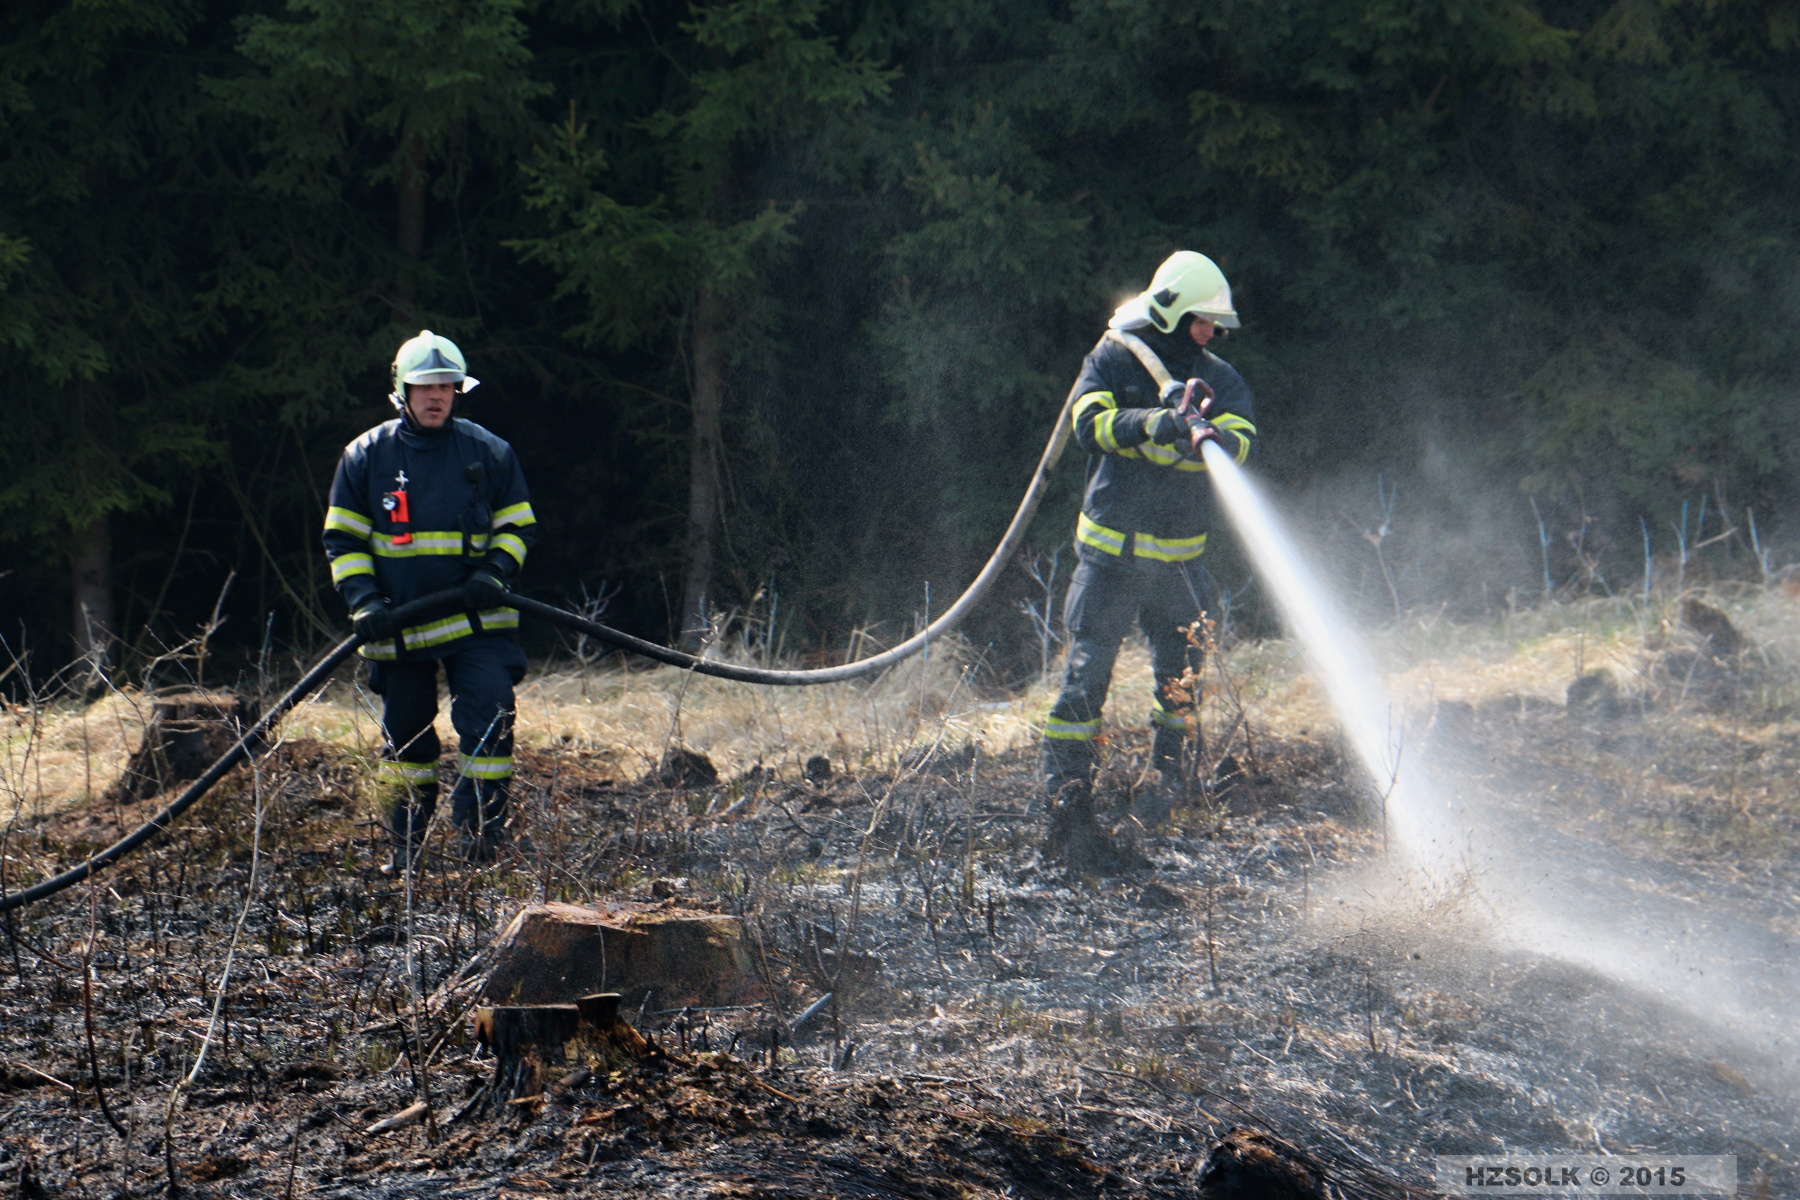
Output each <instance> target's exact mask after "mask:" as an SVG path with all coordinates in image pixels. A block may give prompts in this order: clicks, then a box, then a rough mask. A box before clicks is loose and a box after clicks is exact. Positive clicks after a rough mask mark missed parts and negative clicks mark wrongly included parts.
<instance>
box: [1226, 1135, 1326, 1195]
mask: <svg viewBox="0 0 1800 1200" xmlns="http://www.w3.org/2000/svg"><path fill="white" fill-rule="evenodd" d="M1321 1166H1322V1165H1321V1164H1320V1163H1318V1162H1316V1161H1314V1160H1313V1159H1312V1157H1311V1156H1310V1155H1308V1154H1307V1153H1306V1152H1305V1151H1304V1150H1302V1149H1300V1147H1298V1146H1295V1145H1293V1144H1291V1143H1289V1142H1284V1141H1282V1140H1281V1139H1280V1138H1278V1137H1274V1136H1273V1135H1271V1134H1267V1133H1264V1132H1263V1131H1262V1130H1260V1129H1246V1128H1243V1127H1241V1126H1240V1127H1238V1128H1234V1129H1229V1130H1227V1131H1226V1133H1225V1136H1224V1137H1223V1138H1221V1139H1219V1142H1218V1144H1217V1145H1215V1146H1214V1147H1213V1148H1212V1150H1211V1151H1210V1152H1208V1154H1207V1156H1206V1161H1205V1162H1204V1163H1202V1164H1201V1166H1200V1180H1199V1182H1200V1194H1201V1195H1202V1196H1204V1197H1206V1200H1328V1195H1329V1194H1328V1193H1327V1192H1326V1190H1325V1177H1324V1171H1323V1170H1322V1169H1321Z"/></svg>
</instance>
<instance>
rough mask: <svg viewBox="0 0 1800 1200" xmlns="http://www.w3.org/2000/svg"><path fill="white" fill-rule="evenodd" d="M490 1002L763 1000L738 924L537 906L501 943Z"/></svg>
mask: <svg viewBox="0 0 1800 1200" xmlns="http://www.w3.org/2000/svg"><path fill="white" fill-rule="evenodd" d="M496 950H497V953H496V955H495V958H494V966H493V968H492V969H491V970H490V971H489V972H488V977H487V982H486V984H485V985H484V986H483V988H482V993H481V995H482V999H484V1000H486V1001H489V1002H491V1003H494V1004H502V1005H519V1004H527V1005H537V1004H571V1003H574V1002H575V1001H576V1000H578V999H579V998H580V997H582V996H588V995H593V994H595V993H601V992H617V993H620V994H621V995H622V996H623V997H624V1001H625V1003H627V1004H639V1003H642V1002H643V1000H644V998H645V997H646V996H647V995H648V994H649V993H651V992H655V994H656V998H657V1002H658V1005H659V1006H660V1007H663V1008H680V1007H682V1006H683V1005H695V1006H706V1005H728V1004H751V1003H755V1002H757V1001H760V1000H761V999H762V998H763V995H762V992H763V989H762V985H761V984H760V983H759V982H758V981H757V979H756V977H755V975H754V974H752V972H751V969H750V959H749V955H748V954H747V953H746V951H745V948H744V937H743V929H742V927H741V925H740V924H739V922H738V919H737V918H736V917H728V916H722V915H720V914H718V913H709V912H700V911H697V910H694V909H689V908H682V907H679V906H677V905H675V904H670V903H664V904H646V903H641V902H632V901H615V902H611V903H607V904H602V905H598V906H596V907H593V908H587V907H583V906H580V905H575V904H534V905H531V906H530V907H529V908H526V909H525V910H524V911H523V912H521V913H520V914H519V915H518V916H517V917H514V918H513V922H512V924H511V925H509V926H507V929H506V932H505V933H502V934H501V935H500V937H499V939H498V940H497V942H496Z"/></svg>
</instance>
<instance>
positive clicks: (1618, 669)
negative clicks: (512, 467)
mask: <svg viewBox="0 0 1800 1200" xmlns="http://www.w3.org/2000/svg"><path fill="white" fill-rule="evenodd" d="M1705 599H1706V600H1707V601H1708V602H1709V603H1712V604H1714V605H1715V606H1717V607H1719V608H1721V609H1722V610H1724V611H1725V612H1727V613H1728V614H1729V616H1730V617H1731V619H1732V621H1733V622H1734V623H1736V624H1737V625H1738V627H1739V628H1740V629H1741V630H1743V632H1744V633H1745V635H1746V636H1747V638H1748V639H1749V641H1750V642H1751V644H1752V645H1753V647H1754V650H1753V651H1752V655H1753V657H1754V659H1755V660H1756V662H1757V663H1758V664H1761V665H1763V666H1764V667H1765V673H1766V674H1768V675H1769V676H1770V678H1771V679H1774V680H1775V681H1776V682H1777V684H1779V683H1780V681H1781V680H1786V679H1792V678H1795V677H1800V671H1797V670H1796V664H1800V619H1796V618H1800V600H1796V599H1795V598H1794V597H1791V596H1789V595H1788V594H1786V593H1785V592H1782V591H1779V590H1763V589H1744V590H1742V591H1739V592H1735V593H1729V594H1712V595H1708V596H1706V597H1705ZM1674 607H1675V605H1674V604H1673V602H1670V603H1667V604H1665V603H1661V602H1658V603H1655V604H1651V605H1648V606H1646V605H1642V604H1638V603H1634V602H1631V601H1613V600H1590V601H1583V602H1579V603H1576V604H1558V605H1549V606H1545V607H1543V608H1540V609H1533V610H1522V611H1519V612H1515V613H1512V614H1508V615H1506V616H1505V617H1503V618H1500V619H1498V620H1495V621H1492V622H1488V623H1485V624H1462V625H1458V624H1454V623H1452V622H1449V621H1445V620H1442V619H1439V618H1433V617H1431V616H1429V615H1427V616H1426V617H1424V618H1413V619H1411V620H1409V621H1408V622H1406V623H1404V624H1402V625H1399V626H1396V627H1392V628H1390V629H1388V630H1385V631H1383V632H1381V633H1380V634H1377V635H1375V636H1374V637H1373V639H1372V641H1373V645H1372V647H1371V649H1372V651H1373V653H1374V654H1375V655H1376V657H1377V659H1378V660H1379V661H1383V662H1387V663H1390V664H1394V665H1395V667H1396V670H1395V671H1394V672H1393V674H1391V675H1390V677H1389V679H1388V685H1389V689H1390V692H1391V694H1392V695H1393V697H1394V699H1395V701H1396V703H1398V704H1399V705H1401V706H1402V707H1403V708H1404V710H1405V714H1406V718H1405V719H1406V720H1407V722H1408V723H1409V725H1412V726H1417V727H1418V728H1421V729H1422V728H1423V726H1424V725H1425V724H1426V723H1427V722H1429V720H1430V718H1431V714H1432V711H1433V710H1434V708H1435V707H1436V705H1437V704H1439V703H1441V702H1444V701H1461V702H1466V703H1469V704H1472V705H1474V706H1476V707H1478V708H1482V707H1488V706H1492V705H1494V704H1495V703H1497V702H1501V701H1504V700H1514V701H1517V700H1520V699H1521V698H1523V699H1524V700H1526V701H1539V702H1544V703H1554V704H1558V705H1560V704H1561V702H1562V699H1563V694H1564V691H1565V690H1566V688H1567V687H1568V684H1569V682H1570V681H1571V680H1573V679H1574V678H1576V677H1577V675H1579V674H1580V673H1582V672H1583V671H1595V670H1600V671H1605V672H1607V673H1608V674H1610V675H1611V676H1612V677H1613V679H1614V680H1615V682H1616V683H1617V684H1618V686H1619V689H1620V691H1621V692H1622V693H1624V694H1627V695H1634V694H1641V693H1643V691H1644V690H1645V689H1646V687H1647V686H1648V685H1647V682H1646V681H1647V679H1648V675H1649V669H1650V666H1651V661H1652V659H1653V652H1652V651H1651V650H1650V649H1649V648H1648V644H1649V642H1650V641H1651V639H1652V638H1653V635H1656V634H1658V633H1659V632H1661V633H1662V634H1663V635H1664V636H1669V633H1668V631H1669V630H1670V629H1671V628H1672V625H1673V621H1672V612H1673V610H1674ZM1675 636H1679V634H1676V635H1675ZM973 658H974V656H973V655H972V654H971V653H970V652H969V650H968V648H967V647H966V646H964V645H962V644H960V643H957V642H955V641H947V642H945V643H944V644H943V645H942V646H939V647H936V648H934V649H933V652H932V655H931V657H930V660H929V661H926V660H923V659H918V658H915V659H912V660H910V661H908V662H906V663H903V664H901V665H900V666H898V667H896V668H894V669H893V670H891V671H889V672H887V673H886V674H884V675H882V676H880V677H879V678H877V679H876V680H874V681H873V682H853V683H840V684H829V685H824V686H820V687H804V688H801V687H795V688H769V687H755V686H750V685H745V684H738V683H731V682H727V681H724V680H717V679H711V678H707V677H704V676H695V675H690V674H689V673H687V672H684V671H680V670H677V669H675V668H669V667H659V668H655V669H651V670H628V669H620V668H617V667H601V668H591V669H579V668H572V667H570V666H567V665H556V664H551V665H549V666H547V667H540V668H538V669H536V670H534V673H533V675H532V676H531V677H530V678H528V679H527V681H526V682H525V683H524V684H523V685H522V686H521V687H520V689H519V740H520V743H521V744H522V745H525V746H530V747H538V748H542V747H549V746H561V747H567V748H570V749H577V750H581V751H583V752H586V753H589V754H592V755H594V756H596V757H597V758H598V760H599V761H600V762H602V763H603V764H605V766H606V767H607V768H608V769H609V770H611V771H613V772H616V774H617V775H618V776H619V777H620V778H637V777H639V776H641V775H643V774H644V773H646V772H647V771H649V770H651V769H653V768H654V767H655V765H656V763H657V762H658V761H659V760H660V758H661V756H662V754H663V752H664V750H665V748H666V747H668V746H669V745H671V744H679V745H683V746H686V747H688V748H690V749H694V750H698V751H701V752H703V753H705V754H706V755H708V756H709V757H710V758H711V759H712V760H713V762H714V764H715V765H716V766H717V767H718V768H719V770H720V772H721V774H722V775H724V776H726V777H731V776H735V775H737V774H741V773H742V772H744V771H746V770H748V769H750V768H751V767H754V766H757V765H761V766H762V767H763V769H764V770H765V771H771V772H773V773H775V774H776V775H777V776H779V777H785V778H794V777H797V776H798V775H799V774H800V772H801V770H802V768H803V765H804V763H805V762H806V760H807V759H808V758H810V757H812V756H813V755H816V754H823V755H825V756H826V757H828V758H829V759H830V760H831V761H832V762H833V764H834V765H835V766H837V767H838V768H839V769H848V770H852V771H858V772H861V771H866V770H872V769H881V768H886V767H891V766H893V765H894V764H895V763H896V762H897V761H899V760H900V759H901V758H902V757H903V756H904V755H905V754H906V753H907V751H908V750H909V749H911V748H913V747H915V746H918V745H920V744H930V743H932V742H936V741H941V742H942V743H943V744H944V745H947V746H952V747H957V746H961V745H963V744H974V745H976V746H978V747H979V748H980V749H981V750H982V752H983V754H984V755H987V756H992V755H997V754H1002V753H1005V752H1007V751H1016V750H1024V749H1028V748H1030V747H1031V746H1032V745H1033V744H1034V743H1035V740H1036V736H1037V735H1036V732H1035V730H1036V729H1037V728H1038V727H1039V725H1040V724H1041V722H1042V720H1043V717H1044V714H1045V712H1046V711H1047V710H1048V708H1049V706H1050V702H1051V700H1052V698H1053V697H1054V691H1055V680H1054V678H1052V679H1050V680H1048V681H1041V682H1039V683H1038V684H1036V685H1034V686H1032V687H1030V688H1028V689H1026V690H1024V691H1022V692H1019V693H1016V694H1013V695H1009V696H994V695H991V694H983V693H981V692H979V691H978V690H977V689H976V688H974V687H973V686H972V685H971V678H972V674H973V672H972V671H971V667H970V664H971V662H972V661H973ZM1221 671H1222V672H1223V676H1221ZM1226 683H1229V685H1230V686H1229V687H1227V686H1225V684H1226ZM1206 687H1207V691H1208V693H1209V701H1208V705H1207V708H1206V716H1205V720H1206V723H1207V726H1208V730H1207V731H1208V733H1209V735H1211V736H1212V737H1213V738H1214V739H1215V740H1216V739H1218V738H1221V737H1222V736H1223V734H1224V733H1225V731H1226V729H1227V728H1228V727H1229V726H1230V725H1231V723H1232V722H1233V720H1234V718H1235V717H1236V715H1237V705H1238V704H1241V705H1242V707H1243V709H1244V712H1245V717H1246V718H1247V720H1248V721H1249V723H1250V725H1251V727H1252V729H1253V730H1254V731H1255V733H1257V734H1258V735H1271V736H1275V737H1279V738H1292V739H1300V740H1304V739H1307V738H1310V737H1315V736H1317V735H1318V734H1320V733H1322V732H1323V731H1327V730H1330V729H1332V728H1334V727H1335V723H1336V722H1335V717H1334V716H1333V714H1332V713H1331V711H1330V709H1329V706H1328V704H1327V702H1326V700H1325V697H1324V695H1323V693H1322V692H1321V691H1320V689H1319V688H1318V686H1317V685H1316V684H1315V682H1314V681H1313V679H1312V677H1311V676H1310V674H1309V673H1308V671H1307V669H1306V664H1305V661H1304V659H1303V658H1302V657H1301V655H1300V653H1299V651H1298V648H1297V647H1296V646H1295V645H1294V644H1293V643H1291V642H1288V641H1285V640H1271V641H1264V642H1254V643H1244V644H1241V645H1238V646H1236V647H1234V648H1232V649H1231V650H1230V651H1229V652H1228V653H1226V654H1225V655H1223V656H1222V657H1221V661H1220V662H1215V663H1214V664H1212V665H1211V666H1210V667H1209V670H1208V678H1207V683H1206ZM1233 695H1235V697H1236V700H1235V702H1234V701H1233V699H1232V698H1231V697H1232V696H1233ZM1797 698H1800V689H1796V688H1795V687H1794V686H1792V685H1783V686H1772V687H1767V688H1765V689H1764V692H1763V693H1762V694H1761V695H1760V696H1759V697H1758V701H1757V704H1756V705H1755V707H1757V708H1759V709H1761V710H1763V711H1773V710H1775V709H1777V708H1778V707H1779V706H1781V705H1791V704H1793V703H1794V702H1795V701H1796V699H1797ZM1149 706H1150V672H1149V655H1148V651H1147V647H1146V646H1145V645H1144V643H1143V642H1142V640H1141V639H1140V638H1137V637H1133V638H1132V639H1130V640H1129V641H1128V642H1127V644H1126V646H1125V648H1124V650H1123V652H1122V653H1121V655H1120V659H1119V665H1118V669H1117V671H1116V672H1115V675H1114V686H1113V690H1112V694H1111V696H1110V698H1109V700H1108V704H1107V713H1106V719H1107V726H1108V728H1109V729H1118V728H1125V729H1135V728H1138V727H1140V726H1142V725H1143V724H1144V715H1145V713H1146V712H1147V711H1148V709H1149ZM146 711H147V705H146V703H145V697H144V696H143V695H142V694H140V693H136V692H121V693H115V694H113V695H110V696H108V697H106V698H104V699H102V700H100V701H98V702H96V703H93V704H90V705H86V706H81V705H76V704H62V705H55V706H50V707H47V708H44V709H41V710H37V711H35V712H34V711H33V710H29V709H17V710H12V711H10V712H9V714H8V720H9V725H8V727H7V730H6V737H5V740H4V742H3V743H0V804H3V805H4V806H5V808H6V809H7V810H8V812H9V813H10V812H24V813H27V814H29V813H38V812H45V813H47V812H53V811H56V810H59V809H61V808H64V807H67V806H68V805H70V804H74V803H79V802H82V801H85V800H86V799H87V798H88V797H90V796H98V795H102V794H104V792H105V790H106V789H107V788H108V787H109V786H111V784H112V783H113V782H114V781H115V780H116V779H117V778H118V776H119V774H120V772H121V770H122V769H123V766H124V764H125V761H126V759H127V758H128V757H129V755H130V753H131V752H132V751H133V750H134V749H135V748H136V746H137V745H138V743H139V741H140V739H141V737H142V731H143V715H144V713H145V712H146ZM378 711H379V700H378V698H377V697H374V696H372V695H370V694H368V693H367V692H366V691H365V690H364V689H363V688H362V687H361V686H360V685H359V684H357V683H352V682H340V683H337V684H334V685H332V686H331V687H330V688H328V689H326V690H325V691H324V692H322V693H320V694H319V695H318V696H317V697H315V698H314V699H313V700H311V701H309V702H307V703H305V704H302V705H301V706H299V707H298V708H296V709H295V710H294V712H293V713H292V714H291V715H290V716H289V717H288V718H287V720H286V721H285V722H284V725H283V729H282V732H283V735H284V736H287V737H305V738H312V739H316V740H319V741H322V742H326V743H329V744H333V745H339V746H344V747H346V748H350V749H353V750H355V751H356V752H357V753H359V754H361V755H363V756H366V757H370V758H372V757H373V755H374V753H375V751H376V749H377V748H378V746H379V744H380V732H379V728H378V725H377V713H378ZM1671 715H1680V716H1681V717H1682V719H1684V720H1701V721H1703V722H1705V721H1710V720H1713V718H1711V717H1709V716H1707V715H1705V714H1701V713H1683V714H1671ZM1732 720H1734V721H1736V722H1737V723H1738V724H1739V725H1740V726H1741V725H1742V724H1743V721H1742V718H1732ZM1752 723H1753V724H1757V725H1759V726H1760V725H1763V724H1765V723H1764V722H1760V721H1753V722H1752ZM1743 732H1744V731H1740V734H1742V733H1743ZM1765 732H1766V731H1764V730H1760V729H1759V731H1758V733H1757V736H1763V734H1764V733H1765ZM438 733H439V736H440V737H441V738H443V739H444V741H445V743H446V744H453V742H454V733H453V731H452V730H451V728H450V725H449V720H448V716H447V713H445V714H441V715H440V717H439V719H438Z"/></svg>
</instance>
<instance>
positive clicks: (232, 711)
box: [116, 692, 262, 800]
mask: <svg viewBox="0 0 1800 1200" xmlns="http://www.w3.org/2000/svg"><path fill="white" fill-rule="evenodd" d="M261 716H262V706H261V705H259V704H258V703H257V702H256V701H255V700H252V699H251V698H249V697H248V696H240V695H238V694H237V693H235V692H180V693H177V694H175V695H170V696H158V697H157V698H156V699H154V700H152V701H151V704H150V720H149V723H148V724H146V725H145V727H144V742H143V745H141V746H139V747H138V749H137V752H136V753H135V754H133V755H132V756H131V759H130V761H128V762H127V763H126V764H125V771H124V773H123V774H122V775H120V776H119V782H118V784H117V785H116V786H117V789H118V794H119V796H120V797H121V798H123V799H125V800H141V799H143V798H144V797H146V796H154V795H156V794H158V793H159V792H166V791H169V790H170V789H172V788H175V787H179V786H180V785H182V784H184V783H190V782H192V781H193V780H195V779H198V778H200V776H201V775H202V774H204V773H205V771H206V768H208V767H210V766H212V765H213V763H214V762H215V761H217V759H218V757H219V756H220V755H221V754H224V753H225V752H226V751H227V750H229V749H231V747H232V746H234V745H236V744H237V740H238V738H240V737H242V736H243V734H244V732H245V731H246V730H248V729H249V728H250V727H251V726H253V725H255V724H256V722H257V720H258V719H259V718H260V717H261ZM251 749H253V750H256V749H261V747H260V746H253V747H251Z"/></svg>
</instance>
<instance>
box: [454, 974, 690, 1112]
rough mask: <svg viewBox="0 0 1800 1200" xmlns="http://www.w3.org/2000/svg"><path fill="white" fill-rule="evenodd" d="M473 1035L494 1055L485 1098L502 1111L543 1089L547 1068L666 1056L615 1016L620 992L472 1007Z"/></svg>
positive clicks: (601, 1068)
mask: <svg viewBox="0 0 1800 1200" xmlns="http://www.w3.org/2000/svg"><path fill="white" fill-rule="evenodd" d="M475 1040H476V1042H477V1044H478V1045H480V1046H484V1047H486V1048H487V1050H488V1051H489V1052H491V1053H492V1054H493V1056H494V1078H493V1080H492V1081H491V1082H490V1083H489V1084H488V1096H487V1104H488V1106H489V1107H490V1108H492V1109H493V1110H494V1111H495V1112H504V1111H506V1109H507V1108H508V1107H509V1106H512V1107H516V1106H517V1102H518V1101H522V1100H530V1099H532V1098H533V1097H536V1096H542V1095H543V1094H544V1078H545V1072H546V1070H547V1069H548V1068H552V1067H562V1066H565V1065H570V1064H579V1065H583V1066H586V1067H588V1068H590V1069H591V1070H594V1071H596V1072H599V1073H602V1074H603V1073H605V1072H607V1071H611V1070H615V1069H617V1068H619V1067H621V1066H626V1065H630V1064H634V1063H641V1062H645V1061H652V1060H657V1059H661V1058H664V1057H665V1056H664V1055H663V1053H662V1052H661V1051H660V1050H658V1049H657V1048H656V1047H655V1046H652V1045H651V1044H650V1043H649V1042H648V1041H646V1040H645V1039H644V1037H643V1036H642V1035H641V1034H639V1033H638V1031H637V1030H635V1029H633V1028H632V1027H631V1026H630V1025H628V1024H626V1022H625V1021H624V1020H623V1019H621V1018H620V1016H619V994H618V993H617V992H603V993H600V994H597V995H592V996H583V997H581V999H579V1000H577V1001H576V1002H575V1003H573V1004H496V1005H491V1006H488V1007H484V1008H478V1009H476V1010H475Z"/></svg>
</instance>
